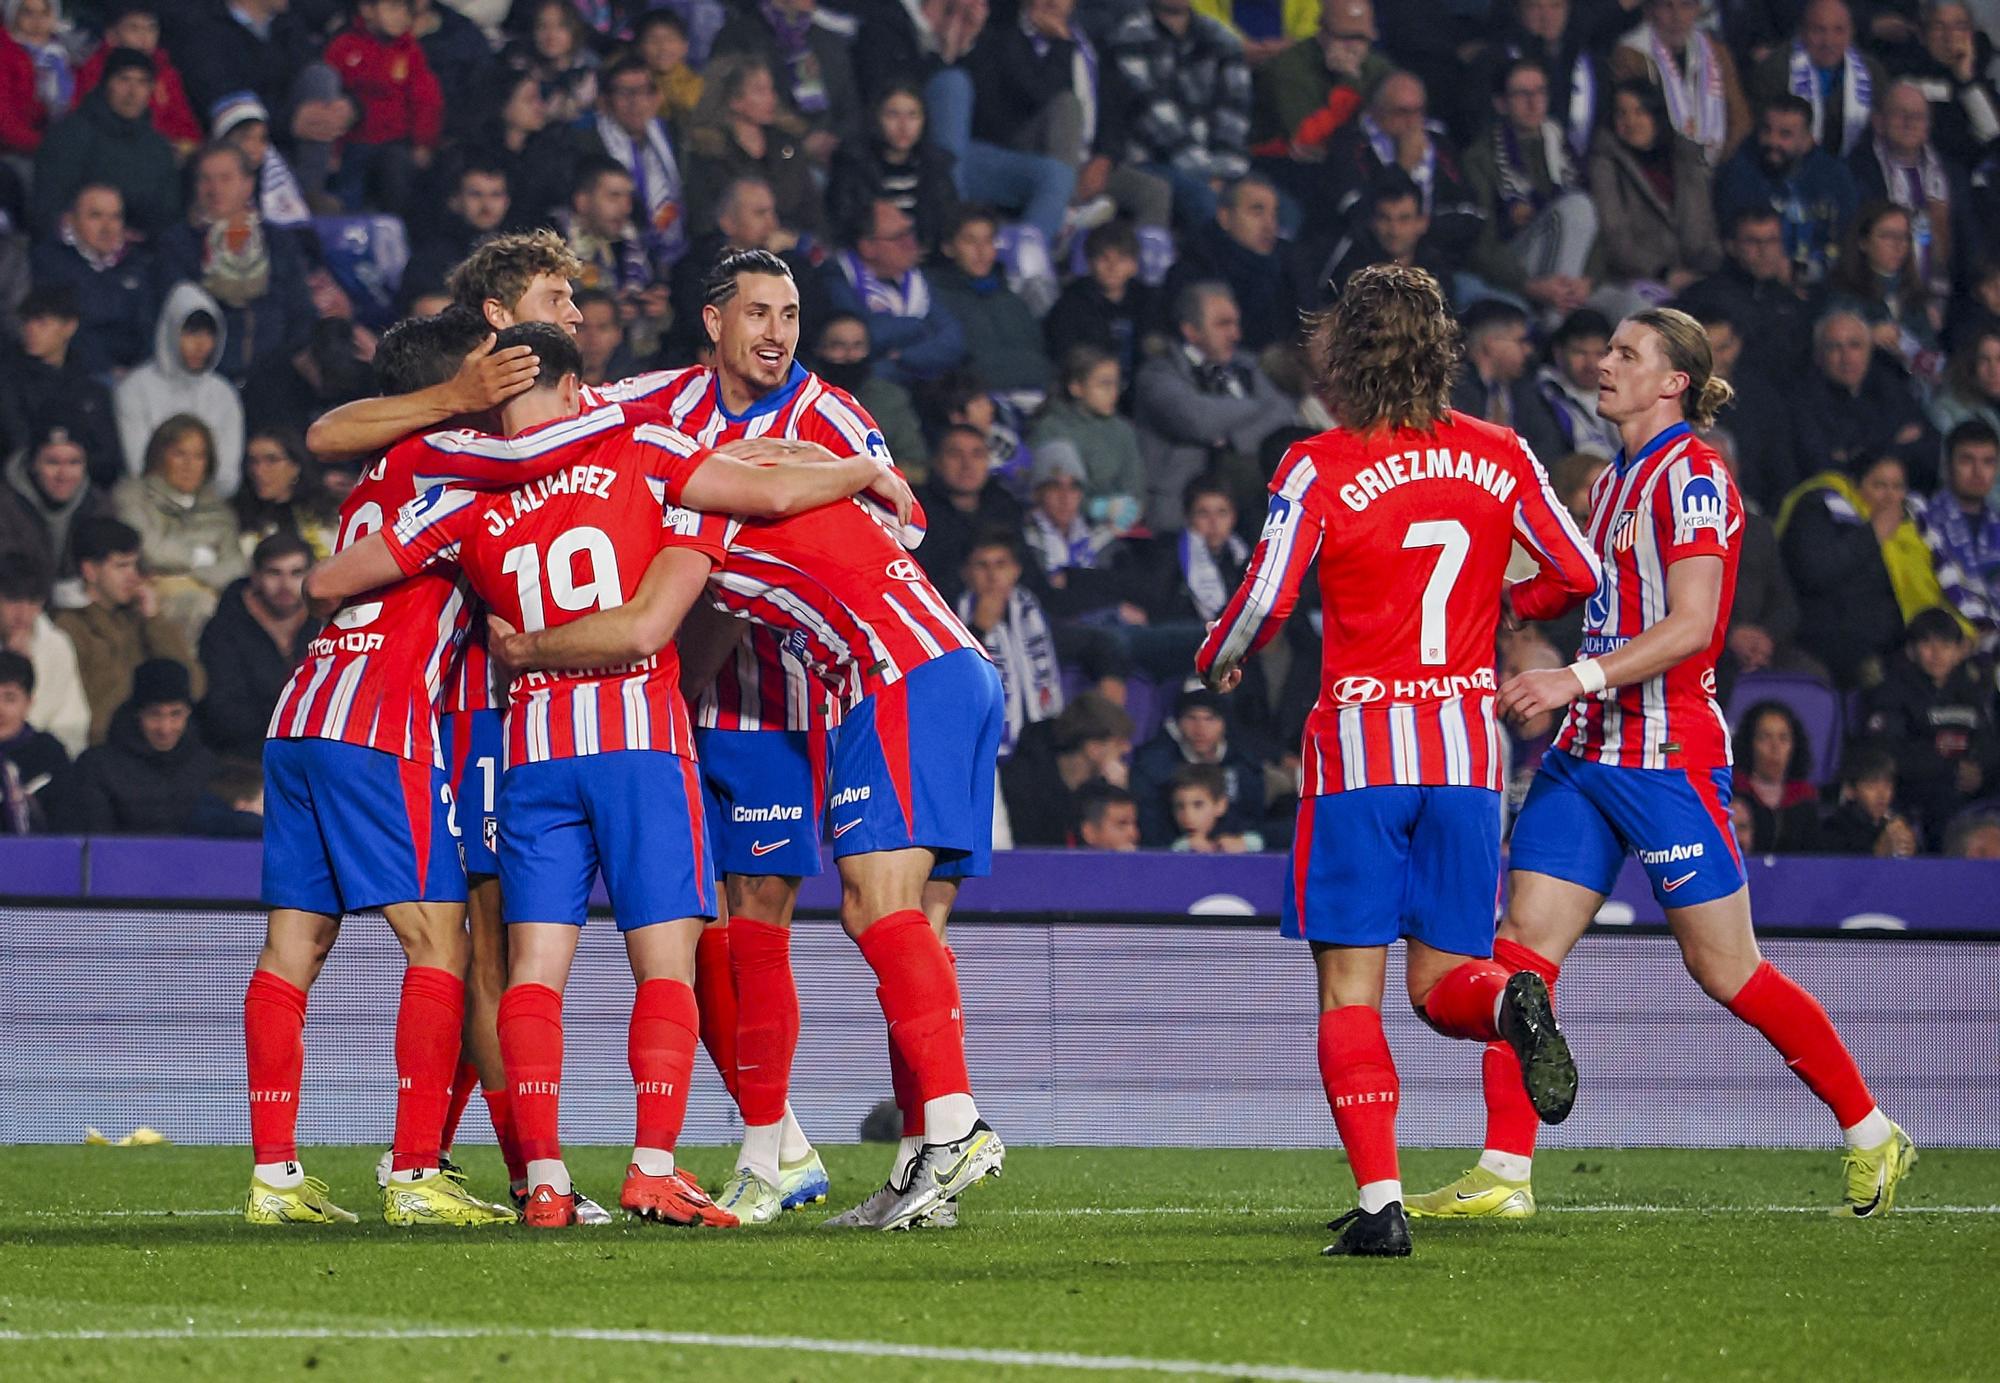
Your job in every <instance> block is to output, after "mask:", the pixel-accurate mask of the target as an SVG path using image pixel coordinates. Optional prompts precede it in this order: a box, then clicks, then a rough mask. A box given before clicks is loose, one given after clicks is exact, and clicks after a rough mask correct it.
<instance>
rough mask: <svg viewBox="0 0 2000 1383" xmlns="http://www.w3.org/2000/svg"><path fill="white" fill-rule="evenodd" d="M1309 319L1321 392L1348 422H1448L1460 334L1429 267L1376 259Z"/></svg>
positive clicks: (1354, 427) (1360, 425)
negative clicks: (1410, 266)
mask: <svg viewBox="0 0 2000 1383" xmlns="http://www.w3.org/2000/svg"><path fill="white" fill-rule="evenodd" d="M1517 310H1518V309H1517ZM1307 324H1308V327H1309V329H1310V336H1309V337H1308V340H1307V350H1308V352H1309V353H1310V356H1311V359H1312V363H1313V371H1314V374H1315V375H1316V376H1317V380H1316V384H1317V386H1318V390H1319V394H1320V397H1321V398H1322V399H1323V400H1324V401H1325V403H1326V405H1327V407H1328V409H1330V410H1331V411H1332V413H1333V416H1334V417H1336V418H1338V419H1339V420H1340V425H1341V426H1342V427H1345V428H1348V429H1350V430H1351V431H1355V432H1367V431H1370V430H1373V429H1375V428H1401V427H1412V428H1417V429H1419V430H1422V431H1429V430H1430V429H1431V428H1434V427H1436V426H1437V425H1438V424H1439V423H1440V422H1442V421H1443V420H1444V416H1445V412H1446V410H1448V409H1449V408H1450V406H1451V381H1452V376H1453V375H1454V374H1455V373H1457V370H1458V361H1459V353H1460V345H1459V331H1458V324H1457V323H1456V322H1454V321H1452V319H1451V312H1450V311H1449V310H1448V309H1447V308H1446V306H1445V300H1444V290H1443V289H1441V288H1439V287H1438V281H1437V280H1436V279H1435V278H1433V277H1431V275H1430V274H1429V273H1428V272H1426V271H1425V270H1422V269H1406V268H1404V267H1403V266H1402V265H1399V264H1371V265H1369V266H1368V267H1367V268H1365V269H1361V270H1359V271H1357V272H1356V273H1355V274H1354V276H1353V277H1352V278H1350V279H1348V281H1347V285H1346V287H1344V288H1342V289H1341V292H1340V296H1339V297H1338V298H1335V299H1334V301H1333V305H1332V306H1331V307H1328V308H1327V309H1326V310H1325V311H1323V312H1318V313H1315V314H1313V315H1312V316H1311V317H1309V318H1308V319H1307Z"/></svg>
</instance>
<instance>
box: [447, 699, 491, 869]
mask: <svg viewBox="0 0 2000 1383" xmlns="http://www.w3.org/2000/svg"><path fill="white" fill-rule="evenodd" d="M438 738H440V739H441V740H443V741H444V743H445V745H446V759H447V760H448V761H449V763H450V764H451V795H452V798H453V800H455V801H456V802H457V803H458V833H459V837H460V839H461V840H463V842H464V844H465V872H466V873H467V874H498V873H499V872H500V864H499V860H498V858H497V857H496V856H495V854H494V851H495V849H496V848H497V847H498V845H499V843H500V821H499V818H498V817H497V816H495V815H494V812H493V807H494V803H495V801H496V799H497V796H498V794H499V790H500V772H501V770H502V769H503V768H505V767H506V764H507V716H506V712H504V711H452V712H450V713H449V714H447V715H446V716H445V717H444V718H443V720H442V722H441V723H440V725H439V726H438Z"/></svg>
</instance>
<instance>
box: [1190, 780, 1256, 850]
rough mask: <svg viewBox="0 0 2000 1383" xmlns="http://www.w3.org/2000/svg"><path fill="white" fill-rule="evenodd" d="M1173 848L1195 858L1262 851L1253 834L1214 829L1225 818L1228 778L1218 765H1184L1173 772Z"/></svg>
mask: <svg viewBox="0 0 2000 1383" xmlns="http://www.w3.org/2000/svg"><path fill="white" fill-rule="evenodd" d="M1173 793H1174V826H1175V828H1176V829H1177V830H1179V831H1180V835H1179V836H1177V837H1176V838H1175V840H1174V845H1173V848H1174V849H1175V850H1177V851H1180V852H1182V853H1188V852H1192V853H1194V854H1197V855H1242V854H1253V853H1255V852H1257V851H1259V850H1262V849H1263V848H1264V837H1263V836H1261V835H1259V834H1258V833H1257V832H1255V831H1244V832H1242V833H1241V834H1240V835H1230V834H1226V833H1223V832H1221V831H1220V830H1219V829H1218V828H1219V827H1220V826H1221V824H1222V819H1223V817H1225V816H1227V815H1228V814H1229V775H1228V774H1226V773H1225V772H1223V770H1222V765H1220V764H1186V765H1183V766H1182V767H1181V768H1179V769H1176V770H1175V771H1174V777H1173Z"/></svg>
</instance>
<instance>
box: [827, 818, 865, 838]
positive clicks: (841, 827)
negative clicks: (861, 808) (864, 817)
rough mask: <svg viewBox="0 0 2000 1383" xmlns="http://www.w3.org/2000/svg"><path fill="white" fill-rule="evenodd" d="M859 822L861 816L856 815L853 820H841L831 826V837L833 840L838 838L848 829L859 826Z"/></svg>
mask: <svg viewBox="0 0 2000 1383" xmlns="http://www.w3.org/2000/svg"><path fill="white" fill-rule="evenodd" d="M860 824H861V818H860V817H858V816H857V817H855V818H854V820H852V821H843V822H841V823H840V824H838V825H836V826H835V827H834V828H833V838H834V839H835V840H839V839H840V838H841V837H842V836H844V835H846V834H847V833H848V832H849V831H851V830H853V829H854V828H855V827H856V826H859V825H860Z"/></svg>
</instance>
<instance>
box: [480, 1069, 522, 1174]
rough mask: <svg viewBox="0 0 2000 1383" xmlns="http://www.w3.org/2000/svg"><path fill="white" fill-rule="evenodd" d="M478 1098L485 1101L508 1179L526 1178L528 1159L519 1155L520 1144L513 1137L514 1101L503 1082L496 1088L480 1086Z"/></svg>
mask: <svg viewBox="0 0 2000 1383" xmlns="http://www.w3.org/2000/svg"><path fill="white" fill-rule="evenodd" d="M479 1095H480V1098H481V1099H483V1100H485V1101H486V1117H487V1118H489V1119H491V1120H492V1121H493V1137H494V1139H495V1140H496V1141H497V1142H498V1143H499V1144H500V1158H501V1160H502V1161H503V1162H505V1163H506V1164H507V1179H508V1180H509V1181H526V1180H527V1179H528V1160H527V1159H526V1158H525V1157H522V1156H521V1144H520V1142H519V1141H518V1140H517V1139H516V1138H515V1137H514V1101H513V1099H512V1097H510V1096H509V1095H508V1094H507V1090H506V1087H505V1086H504V1084H503V1085H502V1087H501V1088H500V1089H498V1090H488V1089H486V1088H485V1087H483V1086H482V1087H481V1088H480V1091H479Z"/></svg>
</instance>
